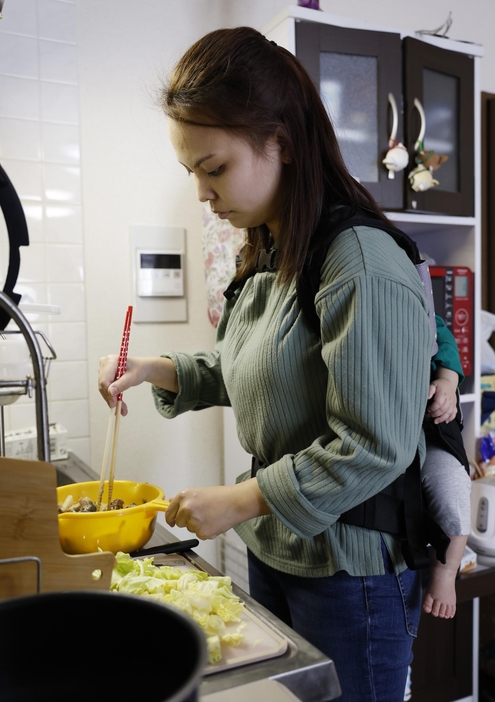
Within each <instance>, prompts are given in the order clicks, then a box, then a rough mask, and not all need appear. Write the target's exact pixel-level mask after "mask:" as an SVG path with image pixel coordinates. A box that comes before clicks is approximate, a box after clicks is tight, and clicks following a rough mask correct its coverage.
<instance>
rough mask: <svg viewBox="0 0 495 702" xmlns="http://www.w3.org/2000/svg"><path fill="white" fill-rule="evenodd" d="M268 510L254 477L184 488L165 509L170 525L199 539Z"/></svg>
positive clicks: (268, 511)
mask: <svg viewBox="0 0 495 702" xmlns="http://www.w3.org/2000/svg"><path fill="white" fill-rule="evenodd" d="M264 514H271V510H270V508H269V507H268V505H267V504H266V502H265V500H264V499H263V495H262V494H261V491H260V489H259V487H258V483H257V480H256V478H251V479H250V480H247V481H246V482H244V483H239V484H237V485H220V486H217V487H202V488H186V489H185V490H181V491H180V492H179V493H178V494H177V495H175V497H173V498H172V499H171V501H170V506H169V508H168V509H167V511H166V512H165V519H166V522H167V524H168V525H169V526H171V527H173V526H178V527H185V528H186V529H187V530H188V531H190V532H192V533H193V534H196V536H197V537H198V538H199V539H214V538H215V537H217V536H218V535H219V534H223V533H224V532H226V531H228V530H229V529H231V528H232V527H234V526H236V524H240V523H241V522H244V521H246V520H247V519H252V518H253V517H259V516H261V515H264Z"/></svg>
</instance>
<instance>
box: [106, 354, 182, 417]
mask: <svg viewBox="0 0 495 702" xmlns="http://www.w3.org/2000/svg"><path fill="white" fill-rule="evenodd" d="M117 363H118V356H117V355H116V354H112V355H110V356H103V357H102V358H100V364H99V368H98V390H99V391H100V394H101V396H102V397H103V399H104V400H105V402H106V403H107V405H108V406H109V407H115V406H116V404H117V395H118V394H119V393H121V392H124V391H125V390H128V389H129V388H132V387H134V386H136V385H141V383H144V382H145V381H147V382H149V383H153V384H154V385H157V386H158V387H161V388H163V389H164V390H170V391H171V392H179V386H178V381H177V373H176V371H175V366H174V364H173V363H172V361H171V360H170V358H162V357H160V358H141V357H138V356H129V357H128V358H127V367H126V371H125V373H124V374H123V375H122V376H121V377H120V378H119V379H118V380H115V375H116V373H117ZM121 411H122V415H123V416H124V417H125V415H126V414H127V412H128V409H127V405H126V404H125V402H122V409H121Z"/></svg>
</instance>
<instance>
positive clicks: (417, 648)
mask: <svg viewBox="0 0 495 702" xmlns="http://www.w3.org/2000/svg"><path fill="white" fill-rule="evenodd" d="M413 654H414V659H413V662H412V666H411V689H412V699H413V700H414V702H453V701H454V700H462V699H464V698H466V697H470V695H471V694H472V692H473V601H472V600H469V601H467V602H461V603H459V605H458V607H457V613H456V616H455V617H454V619H435V618H434V617H432V616H430V615H428V614H422V615H421V620H420V624H419V630H418V637H417V639H416V641H415V642H414V645H413Z"/></svg>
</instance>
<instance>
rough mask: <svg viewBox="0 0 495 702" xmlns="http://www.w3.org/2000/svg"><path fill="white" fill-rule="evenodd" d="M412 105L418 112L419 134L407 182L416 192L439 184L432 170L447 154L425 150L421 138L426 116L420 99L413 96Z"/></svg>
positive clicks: (439, 164) (435, 168)
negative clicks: (419, 118)
mask: <svg viewBox="0 0 495 702" xmlns="http://www.w3.org/2000/svg"><path fill="white" fill-rule="evenodd" d="M414 106H415V107H416V109H417V110H418V112H419V116H420V117H421V129H420V130H419V136H418V138H417V139H416V143H415V144H414V150H415V152H416V154H417V156H416V158H415V161H416V164H417V165H416V167H415V168H413V170H412V171H411V172H410V173H409V176H408V177H409V184H410V186H411V188H412V189H413V190H414V192H416V193H422V192H425V190H429V189H430V188H433V187H434V186H435V185H439V181H438V180H436V179H435V178H434V177H433V171H436V170H438V169H439V168H440V166H441V165H442V163H445V161H446V160H447V159H448V156H440V154H437V153H436V152H435V151H425V148H424V145H423V139H424V136H425V130H426V117H425V112H424V109H423V105H422V104H421V103H420V101H419V100H418V99H417V98H415V99H414Z"/></svg>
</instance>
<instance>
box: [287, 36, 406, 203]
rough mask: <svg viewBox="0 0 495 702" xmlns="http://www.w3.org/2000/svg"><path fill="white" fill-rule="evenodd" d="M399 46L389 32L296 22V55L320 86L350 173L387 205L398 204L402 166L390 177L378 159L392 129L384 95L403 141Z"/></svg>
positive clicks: (396, 38) (382, 156) (400, 191)
mask: <svg viewBox="0 0 495 702" xmlns="http://www.w3.org/2000/svg"><path fill="white" fill-rule="evenodd" d="M401 51H402V50H401V39H400V35H399V34H395V33H393V32H375V31H365V30H359V29H348V28H346V27H336V26H332V25H328V24H317V23H315V22H298V23H297V24H296V55H297V57H298V58H299V59H300V60H301V61H302V63H303V64H304V65H305V67H306V68H307V69H308V71H309V73H310V75H311V77H312V78H313V81H314V83H315V84H316V85H317V86H318V88H319V90H320V95H321V97H322V99H323V101H324V103H325V105H326V106H327V109H328V112H329V115H330V118H331V120H332V123H333V125H334V128H335V131H336V134H337V138H338V141H339V145H340V148H341V150H342V155H343V157H344V160H345V162H346V165H347V167H348V169H349V172H350V173H351V175H352V176H353V177H354V178H356V179H357V180H359V182H361V183H362V184H363V185H364V186H365V187H366V188H367V189H368V190H369V191H370V192H371V193H372V195H373V196H374V198H375V199H376V200H377V201H378V202H379V203H380V205H381V206H382V207H383V208H385V209H389V210H396V209H401V208H402V206H403V187H404V185H403V183H404V171H400V172H399V173H396V174H394V177H393V178H391V177H389V172H388V169H387V168H386V166H384V165H383V164H382V160H383V158H384V157H385V155H386V153H387V151H388V148H389V146H388V143H389V136H390V132H391V129H392V114H391V105H390V101H389V97H388V96H389V94H391V95H393V96H394V98H395V101H396V105H397V118H398V119H397V122H398V124H397V134H396V140H397V141H399V142H400V141H402V140H403V125H402V109H401V104H402V54H401Z"/></svg>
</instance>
